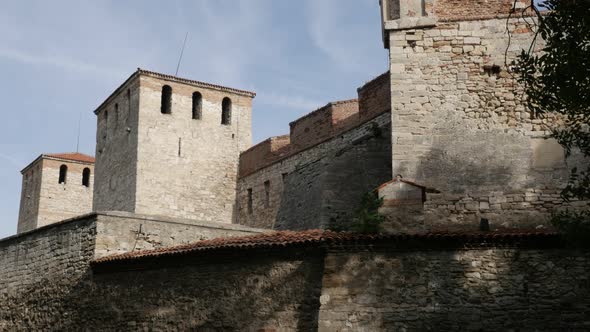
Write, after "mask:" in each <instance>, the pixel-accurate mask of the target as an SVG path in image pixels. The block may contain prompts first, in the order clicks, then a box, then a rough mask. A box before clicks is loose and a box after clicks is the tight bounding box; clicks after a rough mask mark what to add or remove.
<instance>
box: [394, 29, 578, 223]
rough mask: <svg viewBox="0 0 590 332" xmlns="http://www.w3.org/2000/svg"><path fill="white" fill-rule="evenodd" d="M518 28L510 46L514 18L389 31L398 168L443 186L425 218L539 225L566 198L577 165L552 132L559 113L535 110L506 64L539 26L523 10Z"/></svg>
mask: <svg viewBox="0 0 590 332" xmlns="http://www.w3.org/2000/svg"><path fill="white" fill-rule="evenodd" d="M508 27H509V29H510V30H511V31H512V32H513V34H512V37H511V42H510V45H508V38H507V34H506V31H505V30H506V20H505V19H493V20H482V21H470V22H458V23H439V24H438V25H437V26H436V27H432V28H426V29H409V30H398V31H390V33H389V38H390V59H391V68H390V69H391V89H392V91H391V100H392V124H393V127H392V135H393V137H392V142H393V144H392V163H393V174H394V175H396V174H401V175H402V176H403V177H404V179H408V180H410V181H414V182H416V183H418V184H421V185H424V186H426V187H429V188H434V189H437V190H439V191H440V192H441V194H438V195H429V196H428V201H427V202H426V204H425V208H426V211H425V214H424V215H419V216H417V218H421V220H420V222H421V223H426V224H440V223H443V224H444V223H446V224H447V226H450V227H452V226H453V224H471V225H476V224H477V223H478V222H479V219H480V218H481V217H484V218H488V219H489V220H490V221H491V222H492V224H495V225H497V226H514V225H517V224H518V223H522V225H524V226H534V225H538V224H544V223H546V222H547V219H548V218H549V215H550V212H551V210H553V209H554V207H559V206H560V205H561V203H560V200H559V199H558V198H557V193H558V191H559V190H560V189H561V188H562V187H563V186H564V184H565V183H566V182H567V178H568V174H569V171H568V168H567V167H566V163H565V160H564V154H563V149H561V147H560V146H559V145H558V144H557V143H556V142H555V141H554V140H547V139H545V138H546V137H547V136H548V134H549V131H548V130H549V128H550V127H551V124H552V123H556V121H554V120H555V119H551V118H546V119H543V120H541V119H531V116H530V113H529V112H528V111H527V109H526V108H525V106H524V105H523V104H522V102H521V98H520V96H521V94H522V87H521V86H519V85H518V84H517V82H516V80H515V79H514V78H513V77H512V76H511V75H510V74H509V73H508V72H507V69H506V67H505V65H504V63H505V61H507V62H510V61H512V59H514V58H515V57H516V55H517V54H519V52H520V51H521V50H522V49H528V47H529V45H530V42H531V38H532V33H530V32H529V31H528V30H527V29H526V24H525V22H524V21H523V20H522V19H511V20H510V22H509V24H508ZM537 45H538V47H542V42H538V43H537ZM507 48H508V53H507V56H508V58H507V60H505V59H504V55H505V52H506V49H507ZM494 66H497V67H496V68H497V70H496V71H495V72H494V71H493V69H492V68H493V67H494ZM582 163H583V160H581V159H580V158H577V157H575V156H574V157H573V158H570V159H569V160H568V166H570V167H571V166H574V165H577V164H578V165H580V164H582ZM527 197H529V198H527ZM540 197H543V199H541V198H540ZM527 199H531V200H529V201H527ZM532 199H534V201H533V200H532ZM549 202H550V203H549ZM576 204H577V203H576ZM580 204H582V205H583V204H584V203H580ZM424 218H426V220H425V219H424Z"/></svg>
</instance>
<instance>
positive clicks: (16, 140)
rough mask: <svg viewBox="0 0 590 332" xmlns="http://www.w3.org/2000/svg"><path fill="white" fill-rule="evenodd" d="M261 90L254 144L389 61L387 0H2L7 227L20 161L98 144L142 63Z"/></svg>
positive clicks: (2, 195)
mask: <svg viewBox="0 0 590 332" xmlns="http://www.w3.org/2000/svg"><path fill="white" fill-rule="evenodd" d="M187 32H188V40H187V44H186V48H185V50H184V55H183V59H182V63H181V65H180V69H179V72H178V76H180V77H185V78H190V79H194V80H199V81H204V82H210V83H215V84H220V85H224V86H229V87H234V88H238V89H245V90H251V91H255V92H256V93H257V96H256V98H255V99H254V105H253V110H252V113H253V116H252V117H253V119H252V133H253V143H257V142H259V141H262V140H264V139H265V138H267V137H269V136H276V135H282V134H286V133H288V132H289V122H291V121H293V120H295V119H297V118H299V117H300V116H302V115H304V114H307V113H309V112H311V111H313V110H314V109H316V108H319V107H320V106H322V105H324V104H326V103H328V102H330V101H335V100H342V99H350V98H355V97H356V88H357V87H359V86H361V85H362V84H363V83H364V82H366V81H369V80H371V79H372V78H374V77H376V76H378V75H379V74H381V73H383V72H385V71H386V70H387V66H388V58H387V52H386V50H385V49H384V48H383V44H382V42H381V27H380V14H379V1H378V0H298V1H290V0H224V1H219V0H190V1H189V0H187V1H180V0H177V1H165V2H164V1H152V0H149V1H148V0H144V1H139V0H134V1H84V0H75V1H74V0H71V1H65V0H54V1H35V0H30V1H2V2H0V100H1V101H2V105H1V106H0V112H1V114H2V121H1V122H0V184H1V186H0V238H3V237H6V236H10V235H12V234H15V233H16V225H17V220H18V208H19V200H20V190H21V188H20V187H21V175H20V170H21V169H22V168H24V167H25V166H26V165H28V164H29V163H30V162H31V161H33V160H34V159H35V158H36V157H37V156H39V155H40V154H41V153H60V152H71V151H75V150H76V145H77V135H78V123H79V122H80V129H81V134H80V143H79V151H80V152H82V153H86V154H90V155H94V152H95V138H96V137H95V135H96V118H95V115H94V114H93V112H92V111H93V110H94V109H95V108H96V106H98V105H99V104H100V103H101V102H102V101H103V100H104V99H105V98H106V97H108V95H109V94H110V93H111V92H112V91H113V90H114V89H116V88H117V87H118V86H119V85H120V84H121V83H122V82H123V81H124V80H125V79H126V78H127V77H128V76H129V75H131V74H132V73H133V72H134V71H135V70H136V69H137V68H138V67H140V68H143V69H148V70H152V71H157V72H162V73H167V74H174V72H175V70H176V65H177V62H178V58H179V55H180V49H181V47H182V43H183V40H184V37H185V34H186V33H187Z"/></svg>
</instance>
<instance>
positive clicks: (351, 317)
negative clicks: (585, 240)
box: [319, 248, 590, 331]
mask: <svg viewBox="0 0 590 332" xmlns="http://www.w3.org/2000/svg"><path fill="white" fill-rule="evenodd" d="M588 257H589V256H588V251H587V250H586V251H570V250H563V249H561V250H559V249H551V250H543V249H541V250H537V249H526V250H520V249H504V248H489V249H471V250H456V251H454V250H438V251H406V252H404V251H401V252H382V253H379V252H372V253H362V252H357V253H353V252H347V253H332V254H329V255H328V256H327V257H326V260H325V271H324V279H323V284H322V296H321V298H320V301H321V303H322V306H321V309H320V310H321V311H320V318H319V331H404V330H407V331H428V330H437V331H459V330H469V331H497V330H521V331H523V330H542V331H563V330H576V329H580V330H584V329H586V328H587V326H588V324H590V318H589V317H590V301H589V300H588V299H589V296H590V287H588V276H587V275H588V271H590V259H589V258H588Z"/></svg>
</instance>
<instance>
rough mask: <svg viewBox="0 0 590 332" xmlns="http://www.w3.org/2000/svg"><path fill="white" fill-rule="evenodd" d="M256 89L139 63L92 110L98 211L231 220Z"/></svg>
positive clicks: (95, 205)
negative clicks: (197, 78) (154, 69)
mask: <svg viewBox="0 0 590 332" xmlns="http://www.w3.org/2000/svg"><path fill="white" fill-rule="evenodd" d="M254 96H255V94H254V93H252V92H248V91H242V90H237V89H233V88H227V87H222V86H218V85H213V84H208V83H203V82H198V81H193V80H188V79H183V78H178V77H174V76H169V75H164V74H159V73H154V72H150V71H146V70H141V69H138V70H137V71H136V72H135V73H134V74H132V75H131V76H130V77H129V78H128V79H127V80H126V81H125V82H124V83H123V84H122V85H121V86H120V87H119V88H117V90H115V92H113V93H112V94H111V95H110V96H109V97H108V98H107V99H106V100H105V101H104V102H103V103H102V104H101V105H100V106H99V107H98V108H97V109H96V111H95V114H96V115H97V122H98V129H97V137H96V178H97V182H96V184H95V192H94V201H93V209H94V211H107V210H114V211H127V212H134V213H141V214H150V215H165V216H168V217H179V218H189V219H196V220H200V221H217V222H225V223H231V222H232V219H233V214H234V205H235V192H236V182H237V172H238V159H239V154H240V152H241V151H243V150H246V149H247V148H249V147H250V145H251V108H252V99H253V98H254Z"/></svg>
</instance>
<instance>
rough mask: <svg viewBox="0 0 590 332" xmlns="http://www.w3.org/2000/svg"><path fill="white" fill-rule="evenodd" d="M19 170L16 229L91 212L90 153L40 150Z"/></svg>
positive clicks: (91, 178) (91, 161)
mask: <svg viewBox="0 0 590 332" xmlns="http://www.w3.org/2000/svg"><path fill="white" fill-rule="evenodd" d="M21 173H22V175H23V180H22V189H21V199H20V209H19V215H18V227H17V232H18V233H22V232H26V231H30V230H33V229H35V228H39V227H41V226H45V225H49V224H52V223H55V222H58V221H61V220H64V219H67V218H71V217H75V216H78V215H81V214H84V213H89V212H91V210H92V190H93V182H94V176H93V174H94V158H93V157H91V156H87V155H85V154H81V153H59V154H42V155H40V156H39V157H38V158H37V159H35V160H34V161H33V162H32V163H30V164H29V165H28V166H27V167H25V168H24V169H23V170H22V171H21Z"/></svg>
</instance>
